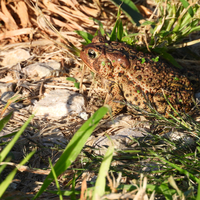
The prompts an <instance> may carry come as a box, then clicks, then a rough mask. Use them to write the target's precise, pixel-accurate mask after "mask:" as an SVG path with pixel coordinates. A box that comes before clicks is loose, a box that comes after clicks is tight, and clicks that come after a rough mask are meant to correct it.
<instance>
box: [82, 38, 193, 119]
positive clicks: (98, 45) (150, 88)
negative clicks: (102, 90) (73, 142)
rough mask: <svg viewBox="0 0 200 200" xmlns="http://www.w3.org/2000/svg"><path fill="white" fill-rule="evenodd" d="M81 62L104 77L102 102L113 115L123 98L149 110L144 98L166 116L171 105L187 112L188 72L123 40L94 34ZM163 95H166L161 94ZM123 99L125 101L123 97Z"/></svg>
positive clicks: (189, 100) (189, 98) (190, 86)
mask: <svg viewBox="0 0 200 200" xmlns="http://www.w3.org/2000/svg"><path fill="white" fill-rule="evenodd" d="M80 57H81V59H82V60H83V62H84V63H85V64H86V65H87V66H88V67H89V68H90V69H91V71H93V72H94V73H97V74H98V75H99V76H100V77H103V78H105V79H107V80H108V83H109V86H108V88H109V90H108V95H107V97H106V100H105V104H108V105H110V106H111V107H112V113H113V115H115V114H117V113H118V112H120V111H121V110H122V108H123V107H124V106H125V103H121V102H127V103H128V104H129V105H136V106H138V107H139V108H141V109H144V110H147V111H150V108H149V106H148V105H147V102H150V105H151V106H152V107H154V108H155V109H156V110H157V111H158V112H159V113H160V114H163V115H165V116H169V115H168V114H169V113H171V114H174V112H173V109H172V108H171V106H170V105H169V104H168V102H167V101H166V98H167V99H168V101H169V102H170V103H171V105H172V106H173V107H174V108H175V109H176V110H177V111H181V112H185V113H186V112H188V111H189V110H191V108H192V107H193V106H194V105H193V97H194V91H195V89H194V86H193V84H192V81H191V80H190V77H189V75H188V74H190V73H185V74H183V73H182V72H181V70H179V69H177V68H176V67H174V66H173V65H172V64H169V63H168V62H167V61H165V60H163V59H161V58H159V60H158V61H157V60H156V59H155V57H156V56H155V55H152V54H147V53H143V52H140V51H137V50H135V49H133V48H132V47H131V46H129V45H126V44H124V43H119V42H114V41H107V40H106V39H105V38H104V37H103V36H96V37H94V38H93V40H92V43H90V44H89V45H87V46H85V47H84V48H83V50H82V51H81V54H80ZM164 95H165V96H166V98H165V97H164ZM124 100H125V101H124Z"/></svg>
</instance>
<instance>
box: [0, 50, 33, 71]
mask: <svg viewBox="0 0 200 200" xmlns="http://www.w3.org/2000/svg"><path fill="white" fill-rule="evenodd" d="M0 56H1V57H3V60H2V62H0V65H3V66H7V67H12V66H13V65H16V64H17V63H19V62H22V61H24V60H27V59H29V58H30V57H31V56H30V53H29V52H28V51H26V50H24V49H15V50H11V51H4V52H1V53H0Z"/></svg>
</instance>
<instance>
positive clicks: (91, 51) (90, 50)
mask: <svg viewBox="0 0 200 200" xmlns="http://www.w3.org/2000/svg"><path fill="white" fill-rule="evenodd" d="M88 56H89V57H90V58H96V57H97V53H96V52H95V51H94V50H93V49H89V50H88Z"/></svg>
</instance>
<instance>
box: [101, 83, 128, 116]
mask: <svg viewBox="0 0 200 200" xmlns="http://www.w3.org/2000/svg"><path fill="white" fill-rule="evenodd" d="M124 100H125V99H124V97H123V94H122V91H121V89H120V88H119V86H118V84H116V83H114V82H110V83H109V89H108V94H107V95H106V99H105V103H104V105H109V106H110V107H111V108H112V116H115V115H116V114H118V113H119V112H120V111H121V110H122V109H123V108H124V107H125V106H126V105H125V103H123V102H124ZM107 117H109V115H106V116H105V117H104V118H107Z"/></svg>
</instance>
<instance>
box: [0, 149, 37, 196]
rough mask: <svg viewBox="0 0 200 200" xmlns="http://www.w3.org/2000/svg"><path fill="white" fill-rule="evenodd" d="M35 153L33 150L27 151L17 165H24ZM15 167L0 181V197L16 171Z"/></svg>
mask: <svg viewBox="0 0 200 200" xmlns="http://www.w3.org/2000/svg"><path fill="white" fill-rule="evenodd" d="M34 153H35V151H32V152H31V153H29V154H28V155H27V156H26V157H25V158H24V159H23V160H22V161H21V162H20V164H19V165H24V164H25V163H26V162H27V161H28V160H29V159H30V158H31V157H32V156H33V154H34ZM17 170H18V169H17V168H15V169H14V170H13V171H12V172H11V173H10V174H9V175H8V176H7V177H6V179H5V180H4V181H3V182H1V184H0V188H1V190H0V198H1V197H2V195H3V194H4V192H5V191H6V189H7V187H8V186H9V185H10V183H11V181H12V180H13V178H14V176H15V174H16V173H17Z"/></svg>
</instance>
